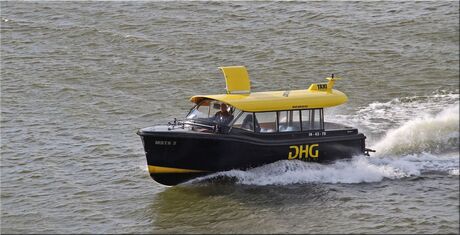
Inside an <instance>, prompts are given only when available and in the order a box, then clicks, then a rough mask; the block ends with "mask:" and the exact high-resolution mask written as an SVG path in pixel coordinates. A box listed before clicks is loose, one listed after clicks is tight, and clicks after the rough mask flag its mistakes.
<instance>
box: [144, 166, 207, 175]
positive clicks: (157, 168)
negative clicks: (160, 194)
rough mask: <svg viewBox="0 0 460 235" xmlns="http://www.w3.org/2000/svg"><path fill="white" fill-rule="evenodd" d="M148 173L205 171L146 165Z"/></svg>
mask: <svg viewBox="0 0 460 235" xmlns="http://www.w3.org/2000/svg"><path fill="white" fill-rule="evenodd" d="M148 167H149V173H155V174H161V173H197V172H205V171H202V170H192V169H182V168H173V167H163V166H152V165H148Z"/></svg>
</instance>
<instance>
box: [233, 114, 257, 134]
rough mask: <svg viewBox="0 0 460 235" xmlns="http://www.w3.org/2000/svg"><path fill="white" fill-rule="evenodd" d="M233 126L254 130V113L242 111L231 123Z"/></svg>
mask: <svg viewBox="0 0 460 235" xmlns="http://www.w3.org/2000/svg"><path fill="white" fill-rule="evenodd" d="M233 127H235V128H241V129H244V130H247V131H254V114H253V113H242V114H241V116H240V117H239V118H238V119H237V120H236V121H235V123H233Z"/></svg>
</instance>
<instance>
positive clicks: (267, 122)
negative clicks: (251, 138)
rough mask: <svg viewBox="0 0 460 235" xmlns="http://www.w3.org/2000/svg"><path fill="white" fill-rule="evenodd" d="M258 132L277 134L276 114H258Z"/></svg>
mask: <svg viewBox="0 0 460 235" xmlns="http://www.w3.org/2000/svg"><path fill="white" fill-rule="evenodd" d="M255 115H256V124H255V125H256V126H255V128H256V132H261V133H267V132H276V112H262V113H256V114H255Z"/></svg>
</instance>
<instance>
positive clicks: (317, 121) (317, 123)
mask: <svg viewBox="0 0 460 235" xmlns="http://www.w3.org/2000/svg"><path fill="white" fill-rule="evenodd" d="M313 111H314V114H313V120H312V121H313V129H315V130H318V129H323V127H322V125H321V124H322V120H321V117H322V116H323V110H322V109H314V110H313Z"/></svg>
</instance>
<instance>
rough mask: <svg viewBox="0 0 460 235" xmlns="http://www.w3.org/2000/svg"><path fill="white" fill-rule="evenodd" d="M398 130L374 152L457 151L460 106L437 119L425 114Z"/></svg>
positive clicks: (391, 132) (376, 145) (388, 136)
mask: <svg viewBox="0 0 460 235" xmlns="http://www.w3.org/2000/svg"><path fill="white" fill-rule="evenodd" d="M422 115H423V116H422V117H418V118H415V119H413V120H410V121H408V122H406V123H404V124H403V125H401V126H400V127H398V128H395V129H392V130H389V131H388V132H387V133H386V135H385V136H384V137H383V138H382V139H381V140H380V141H378V142H377V143H376V144H375V145H373V146H372V147H371V148H373V149H375V150H376V151H377V154H378V155H388V154H392V155H404V154H411V153H421V152H432V153H442V152H445V151H458V145H459V106H458V104H454V105H450V106H449V107H447V108H446V109H444V110H443V111H442V112H440V113H438V114H437V115H434V116H433V115H429V114H426V113H425V114H422Z"/></svg>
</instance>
